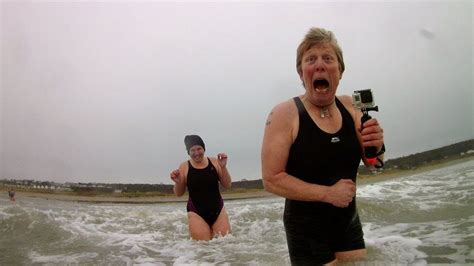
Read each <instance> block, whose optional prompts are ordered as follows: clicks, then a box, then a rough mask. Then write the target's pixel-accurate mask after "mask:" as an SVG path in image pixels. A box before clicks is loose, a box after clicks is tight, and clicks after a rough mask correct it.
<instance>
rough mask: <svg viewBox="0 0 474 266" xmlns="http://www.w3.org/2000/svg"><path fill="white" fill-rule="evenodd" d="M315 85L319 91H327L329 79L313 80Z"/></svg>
mask: <svg viewBox="0 0 474 266" xmlns="http://www.w3.org/2000/svg"><path fill="white" fill-rule="evenodd" d="M313 87H314V88H315V89H316V90H317V91H325V90H327V89H328V88H329V81H327V80H326V79H315V80H314V81H313Z"/></svg>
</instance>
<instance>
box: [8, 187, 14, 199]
mask: <svg viewBox="0 0 474 266" xmlns="http://www.w3.org/2000/svg"><path fill="white" fill-rule="evenodd" d="M8 197H9V198H10V201H13V202H15V190H14V189H10V190H8Z"/></svg>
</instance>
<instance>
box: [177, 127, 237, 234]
mask: <svg viewBox="0 0 474 266" xmlns="http://www.w3.org/2000/svg"><path fill="white" fill-rule="evenodd" d="M184 144H185V145H186V150H187V151H188V154H189V157H190V160H188V161H185V162H183V163H181V165H180V166H179V169H176V170H174V171H172V172H171V174H170V177H171V180H173V181H174V182H175V185H174V193H175V194H176V196H178V197H179V196H182V195H183V194H184V192H185V190H186V188H187V189H188V192H189V199H188V204H187V206H186V209H187V211H188V222H189V232H190V234H191V237H192V238H193V239H195V240H210V239H212V237H213V236H215V235H226V234H228V233H230V231H231V230H230V223H229V217H228V215H227V213H226V211H225V208H224V202H223V200H222V196H221V194H220V191H219V182H220V183H221V185H222V186H223V187H225V188H230V186H231V183H232V181H231V177H230V174H229V172H228V171H227V168H226V165H227V155H226V154H225V153H219V154H218V155H217V158H215V157H205V156H204V152H205V151H206V146H205V145H204V142H203V140H202V139H201V137H199V136H197V135H188V136H186V137H185V138H184Z"/></svg>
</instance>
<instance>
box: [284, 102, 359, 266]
mask: <svg viewBox="0 0 474 266" xmlns="http://www.w3.org/2000/svg"><path fill="white" fill-rule="evenodd" d="M294 101H295V103H296V106H297V108H298V112H299V130H298V136H297V137H296V140H295V142H294V143H293V144H292V146H291V148H290V153H289V157H288V162H287V165H286V171H287V173H288V174H290V175H292V176H295V177H297V178H299V179H301V180H303V181H305V182H308V183H312V184H319V185H325V186H331V185H333V184H335V183H336V182H337V181H339V180H340V179H342V178H348V179H352V180H353V181H354V182H355V181H356V176H357V170H358V167H359V164H360V160H361V147H360V144H359V141H358V139H357V135H356V132H355V126H354V121H353V119H352V116H351V115H350V113H349V112H348V111H347V110H346V108H345V107H344V105H343V104H342V103H341V102H340V101H339V100H338V99H337V98H336V106H337V108H338V109H339V112H340V113H341V116H342V126H341V128H340V129H339V131H338V132H336V133H334V134H330V133H326V132H325V131H323V130H321V129H320V128H319V127H318V126H317V125H316V123H314V121H313V120H312V118H311V117H310V116H309V114H308V112H307V111H306V109H305V107H304V105H303V103H302V102H301V99H300V98H299V97H295V98H294ZM283 221H284V225H285V230H286V236H287V242H288V249H289V252H290V259H291V262H292V264H294V265H301V264H303V265H304V264H312V265H315V264H318V263H321V264H324V263H328V262H331V261H332V260H334V259H335V256H334V252H337V251H347V250H354V249H359V248H364V247H365V244H364V239H363V233H362V228H361V223H360V220H359V216H358V214H357V210H356V203H355V197H354V199H353V200H352V202H351V203H350V204H349V206H348V207H347V208H338V207H335V206H333V205H331V204H328V203H324V202H307V201H297V200H290V199H286V201H285V211H284V215H283Z"/></svg>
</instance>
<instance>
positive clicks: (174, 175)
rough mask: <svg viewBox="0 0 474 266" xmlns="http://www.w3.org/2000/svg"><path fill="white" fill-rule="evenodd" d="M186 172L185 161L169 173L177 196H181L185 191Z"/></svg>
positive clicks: (186, 165)
mask: <svg viewBox="0 0 474 266" xmlns="http://www.w3.org/2000/svg"><path fill="white" fill-rule="evenodd" d="M187 174H188V164H187V162H184V163H181V165H180V166H179V168H178V169H176V170H174V171H172V172H171V173H170V178H171V180H173V181H174V187H173V191H174V194H175V195H176V196H178V197H181V196H182V195H183V194H184V192H185V191H186V181H187Z"/></svg>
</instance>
